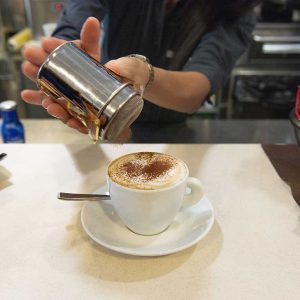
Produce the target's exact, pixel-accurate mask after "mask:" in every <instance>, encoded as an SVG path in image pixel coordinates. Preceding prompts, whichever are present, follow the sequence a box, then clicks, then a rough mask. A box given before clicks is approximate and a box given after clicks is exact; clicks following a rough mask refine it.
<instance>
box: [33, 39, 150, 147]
mask: <svg viewBox="0 0 300 300" xmlns="http://www.w3.org/2000/svg"><path fill="white" fill-rule="evenodd" d="M37 84H38V87H39V88H40V89H41V90H42V91H44V92H45V94H47V95H48V96H51V97H54V98H55V99H56V100H57V101H58V102H59V101H65V102H66V107H67V109H68V110H69V112H70V113H71V114H72V115H73V116H75V117H76V118H77V119H79V120H80V121H81V122H82V123H83V124H84V125H85V126H86V127H87V128H88V130H89V134H90V137H91V138H92V139H93V140H94V141H95V142H96V141H97V140H98V139H99V138H100V139H101V140H115V139H116V138H117V137H118V136H119V135H120V134H121V132H122V131H123V130H124V129H125V128H127V127H129V126H130V125H131V124H132V123H133V122H134V121H135V119H136V118H137V117H138V116H139V114H140V113H141V111H142V108H143V103H144V102H143V98H142V97H141V95H140V93H139V91H137V90H136V89H135V88H134V87H133V84H132V83H131V82H129V81H126V80H125V79H123V78H120V77H119V76H118V75H116V74H114V73H113V72H112V71H110V70H109V69H107V68H106V67H105V66H103V65H101V64H100V63H99V62H98V61H96V60H95V59H93V58H92V57H90V56H89V55H88V54H87V53H85V52H84V51H82V50H81V49H80V48H78V47H77V46H76V45H75V44H74V43H73V42H68V43H65V44H63V45H61V46H59V47H58V48H56V49H55V50H54V51H53V52H52V53H51V54H50V55H49V56H48V58H47V60H46V61H45V62H44V63H43V65H42V66H41V68H40V70H39V72H38V75H37Z"/></svg>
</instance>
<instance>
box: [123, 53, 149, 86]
mask: <svg viewBox="0 0 300 300" xmlns="http://www.w3.org/2000/svg"><path fill="white" fill-rule="evenodd" d="M128 57H135V58H137V59H139V60H141V61H142V62H144V63H146V64H147V67H148V70H149V79H148V82H147V83H146V85H145V89H146V88H149V87H150V86H151V85H152V83H153V81H154V68H153V66H152V65H151V64H150V61H149V59H148V58H147V57H146V56H144V55H141V54H130V55H128Z"/></svg>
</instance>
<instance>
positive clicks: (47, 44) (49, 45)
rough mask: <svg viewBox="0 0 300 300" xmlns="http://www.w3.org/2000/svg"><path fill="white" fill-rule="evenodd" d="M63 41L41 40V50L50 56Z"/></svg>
mask: <svg viewBox="0 0 300 300" xmlns="http://www.w3.org/2000/svg"><path fill="white" fill-rule="evenodd" d="M65 43H66V41H65V40H61V39H58V38H54V37H51V38H42V47H43V49H44V50H45V51H46V52H47V53H48V54H50V53H51V52H52V51H53V50H54V49H56V48H57V47H58V46H60V45H62V44H65Z"/></svg>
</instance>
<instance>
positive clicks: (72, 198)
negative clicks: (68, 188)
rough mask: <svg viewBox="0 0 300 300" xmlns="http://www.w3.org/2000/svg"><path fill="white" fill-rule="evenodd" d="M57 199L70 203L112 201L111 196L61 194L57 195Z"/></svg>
mask: <svg viewBox="0 0 300 300" xmlns="http://www.w3.org/2000/svg"><path fill="white" fill-rule="evenodd" d="M57 199H60V200H69V201H86V200H88V201H99V200H110V195H109V194H74V193H63V192H60V193H58V195H57Z"/></svg>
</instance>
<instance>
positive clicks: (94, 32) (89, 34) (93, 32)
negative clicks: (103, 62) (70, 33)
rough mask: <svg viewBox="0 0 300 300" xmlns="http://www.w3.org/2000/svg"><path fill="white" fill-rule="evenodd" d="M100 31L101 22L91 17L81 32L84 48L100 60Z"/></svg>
mask: <svg viewBox="0 0 300 300" xmlns="http://www.w3.org/2000/svg"><path fill="white" fill-rule="evenodd" d="M100 32H101V26H100V22H99V21H98V20H97V19H96V18H93V17H91V18H88V19H87V21H86V22H85V23H84V25H83V27H82V30H81V34H80V38H81V46H82V48H83V50H84V51H86V52H87V53H88V54H89V55H91V56H92V57H93V58H94V59H96V60H98V61H99V60H100V45H99V44H100Z"/></svg>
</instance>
